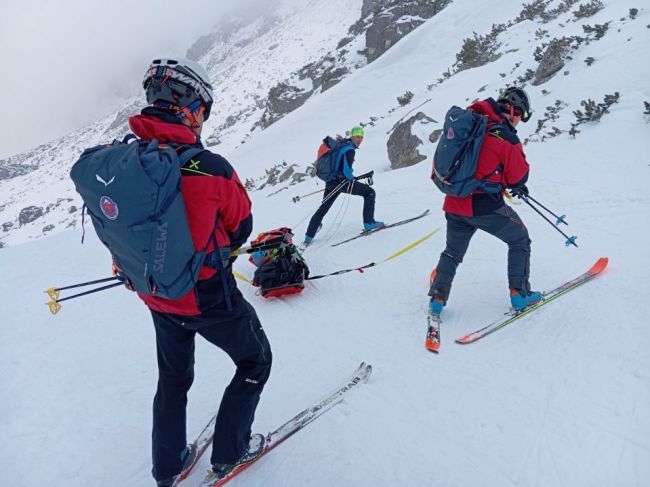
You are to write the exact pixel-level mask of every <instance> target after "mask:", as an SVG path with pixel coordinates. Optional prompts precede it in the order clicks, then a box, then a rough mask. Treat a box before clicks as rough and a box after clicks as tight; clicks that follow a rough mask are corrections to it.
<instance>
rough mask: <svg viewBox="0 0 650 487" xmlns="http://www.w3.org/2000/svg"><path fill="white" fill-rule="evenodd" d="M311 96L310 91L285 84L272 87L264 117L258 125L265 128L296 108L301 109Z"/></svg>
mask: <svg viewBox="0 0 650 487" xmlns="http://www.w3.org/2000/svg"><path fill="white" fill-rule="evenodd" d="M311 94H312V90H301V89H300V88H297V87H295V86H290V85H288V84H286V83H280V84H278V85H276V86H274V87H273V88H271V90H270V91H269V97H268V99H267V101H266V110H265V112H264V115H262V119H261V120H260V125H261V126H262V128H266V127H268V126H269V125H271V124H273V123H275V122H276V121H278V120H280V119H281V118H282V117H284V116H285V115H286V114H287V113H291V112H292V111H294V110H295V109H296V108H299V107H301V106H302V104H303V103H305V101H307V98H309V97H310V96H311Z"/></svg>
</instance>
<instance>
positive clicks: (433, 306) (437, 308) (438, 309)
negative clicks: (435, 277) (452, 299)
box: [429, 298, 445, 315]
mask: <svg viewBox="0 0 650 487" xmlns="http://www.w3.org/2000/svg"><path fill="white" fill-rule="evenodd" d="M444 307H445V302H444V301H443V300H442V299H440V298H431V301H429V311H431V314H432V315H439V314H440V313H442V309H443V308H444Z"/></svg>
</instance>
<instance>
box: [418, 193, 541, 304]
mask: <svg viewBox="0 0 650 487" xmlns="http://www.w3.org/2000/svg"><path fill="white" fill-rule="evenodd" d="M445 217H446V219H447V246H446V248H445V250H444V251H443V252H442V254H441V255H440V260H439V261H438V266H437V268H436V269H437V272H436V278H435V280H434V281H433V283H432V284H431V289H430V290H429V295H430V296H434V297H439V298H441V299H443V300H444V301H445V302H446V301H447V299H448V298H449V292H450V291H451V283H452V281H453V280H454V276H455V275H456V268H457V267H458V265H459V264H460V263H461V262H462V261H463V257H464V256H465V252H467V248H468V247H469V242H470V240H471V239H472V236H473V235H474V233H476V230H483V231H484V232H487V233H489V234H491V235H494V236H495V237H497V238H498V239H500V240H502V241H504V242H505V243H506V244H508V285H509V286H510V288H511V289H523V290H530V283H529V282H528V277H529V274H530V243H531V242H530V238H529V237H528V230H527V229H526V226H525V225H524V223H523V222H522V221H521V218H519V215H517V213H516V212H515V211H514V210H513V209H512V208H510V207H509V206H507V205H504V206H502V207H501V208H499V209H497V210H495V211H494V212H493V213H490V214H488V215H482V216H472V217H467V216H459V215H455V214H453V213H445Z"/></svg>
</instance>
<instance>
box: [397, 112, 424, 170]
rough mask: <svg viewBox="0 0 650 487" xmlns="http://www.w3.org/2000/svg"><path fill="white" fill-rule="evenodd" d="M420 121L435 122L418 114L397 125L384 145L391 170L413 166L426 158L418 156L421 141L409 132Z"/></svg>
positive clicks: (420, 113)
mask: <svg viewBox="0 0 650 487" xmlns="http://www.w3.org/2000/svg"><path fill="white" fill-rule="evenodd" d="M421 121H427V122H435V120H433V119H432V118H430V117H428V116H427V115H426V114H425V113H424V112H418V113H417V114H415V115H414V116H412V117H411V118H409V119H408V120H406V121H404V122H402V123H400V124H398V125H397V126H396V127H395V130H393V133H392V134H391V135H390V137H389V138H388V142H387V143H386V147H387V149H388V160H390V167H391V169H399V168H402V167H408V166H413V165H414V164H417V163H418V162H422V161H424V160H425V159H426V158H427V156H425V155H423V154H420V152H419V150H418V148H419V147H420V146H421V145H422V143H423V142H422V140H421V139H420V138H419V137H418V136H417V135H414V134H413V133H412V130H411V129H412V128H413V125H414V124H415V123H418V122H421Z"/></svg>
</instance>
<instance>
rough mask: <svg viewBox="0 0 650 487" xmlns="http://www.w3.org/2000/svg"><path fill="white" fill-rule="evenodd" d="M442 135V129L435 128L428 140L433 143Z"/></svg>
mask: <svg viewBox="0 0 650 487" xmlns="http://www.w3.org/2000/svg"><path fill="white" fill-rule="evenodd" d="M441 135H442V129H436V130H434V131H433V132H431V134H430V135H429V142H431V143H432V144H435V143H436V142H438V139H439V138H440V136H441Z"/></svg>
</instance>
